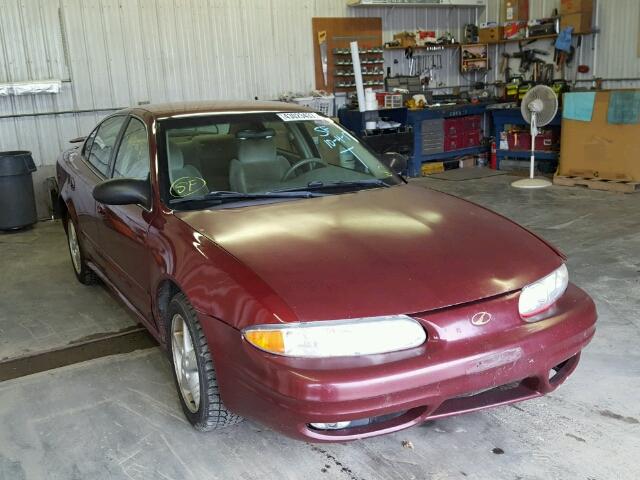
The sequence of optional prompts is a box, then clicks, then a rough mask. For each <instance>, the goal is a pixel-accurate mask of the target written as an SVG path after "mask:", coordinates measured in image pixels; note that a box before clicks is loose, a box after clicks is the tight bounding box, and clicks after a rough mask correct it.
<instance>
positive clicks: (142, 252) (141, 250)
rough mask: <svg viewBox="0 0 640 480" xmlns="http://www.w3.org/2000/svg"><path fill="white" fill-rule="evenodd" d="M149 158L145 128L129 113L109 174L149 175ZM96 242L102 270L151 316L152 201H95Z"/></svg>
mask: <svg viewBox="0 0 640 480" xmlns="http://www.w3.org/2000/svg"><path fill="white" fill-rule="evenodd" d="M150 171H151V161H150V155H149V136H148V132H147V128H146V126H145V124H144V122H142V121H141V120H140V119H138V118H136V117H129V118H128V120H127V125H126V127H125V129H124V131H123V133H122V135H121V138H120V140H119V144H118V145H117V146H116V149H115V159H114V161H113V167H112V169H111V175H110V176H111V177H112V178H135V179H138V180H146V181H148V182H151V179H150ZM96 209H97V212H98V222H97V233H98V246H99V248H100V251H101V254H102V255H103V257H104V259H105V261H106V263H107V265H108V267H107V269H106V272H105V273H106V274H107V276H108V277H109V279H110V280H111V281H112V282H113V283H114V284H115V286H116V287H117V288H118V290H120V292H121V293H122V294H123V295H125V296H126V298H127V300H128V301H129V302H130V303H131V305H132V306H133V307H134V308H135V309H136V310H138V312H139V313H140V314H141V315H143V316H144V317H146V318H151V295H150V291H149V283H150V267H151V263H152V258H151V254H150V252H149V249H148V248H147V243H146V241H147V233H148V231H149V225H150V222H151V218H152V205H151V204H149V205H103V204H101V203H98V204H97V206H96Z"/></svg>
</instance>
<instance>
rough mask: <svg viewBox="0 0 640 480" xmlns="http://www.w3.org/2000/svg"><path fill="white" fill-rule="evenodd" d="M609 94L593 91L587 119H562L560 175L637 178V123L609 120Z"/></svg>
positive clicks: (639, 144) (639, 139)
mask: <svg viewBox="0 0 640 480" xmlns="http://www.w3.org/2000/svg"><path fill="white" fill-rule="evenodd" d="M636 91H638V90H636ZM610 94H611V92H608V91H604V92H597V93H596V97H595V101H594V105H593V114H592V116H591V121H590V122H583V121H580V120H571V119H567V118H563V119H562V131H561V132H560V135H561V141H560V163H559V165H558V174H559V175H566V176H579V177H588V178H601V179H606V180H634V181H640V161H638V152H640V124H637V123H636V124H614V123H609V121H608V111H609V97H610Z"/></svg>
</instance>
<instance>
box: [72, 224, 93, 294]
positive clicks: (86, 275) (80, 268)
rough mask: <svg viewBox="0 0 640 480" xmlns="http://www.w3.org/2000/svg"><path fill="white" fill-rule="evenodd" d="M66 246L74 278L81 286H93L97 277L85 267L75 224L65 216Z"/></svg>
mask: <svg viewBox="0 0 640 480" xmlns="http://www.w3.org/2000/svg"><path fill="white" fill-rule="evenodd" d="M66 222H67V246H68V247H69V256H70V257H71V266H72V267H73V273H75V274H76V278H77V279H78V281H79V282H80V283H82V284H83V285H93V284H95V283H97V282H98V277H97V275H96V274H95V272H94V271H93V270H91V269H90V268H89V267H88V266H87V262H86V260H85V256H84V252H83V251H82V245H81V244H80V237H79V236H78V227H77V225H76V222H75V221H74V220H73V219H72V218H71V216H67V220H66Z"/></svg>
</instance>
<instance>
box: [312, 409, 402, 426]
mask: <svg viewBox="0 0 640 480" xmlns="http://www.w3.org/2000/svg"><path fill="white" fill-rule="evenodd" d="M407 411H408V410H401V411H399V412H394V413H387V414H386V415H378V416H377V417H368V418H360V419H357V420H349V421H345V422H327V423H309V427H310V428H313V429H315V430H325V431H326V430H343V429H345V428H355V427H366V426H370V425H376V424H380V423H384V422H388V421H390V420H394V419H396V418H398V417H401V416H402V415H404V414H405V413H407Z"/></svg>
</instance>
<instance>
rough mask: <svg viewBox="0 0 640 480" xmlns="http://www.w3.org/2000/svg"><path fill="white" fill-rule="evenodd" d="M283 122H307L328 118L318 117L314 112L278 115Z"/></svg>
mask: <svg viewBox="0 0 640 480" xmlns="http://www.w3.org/2000/svg"><path fill="white" fill-rule="evenodd" d="M276 115H277V116H278V117H280V119H281V120H284V121H285V122H303V121H307V120H326V118H324V117H322V116H320V115H318V114H317V113H314V112H289V113H276Z"/></svg>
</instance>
